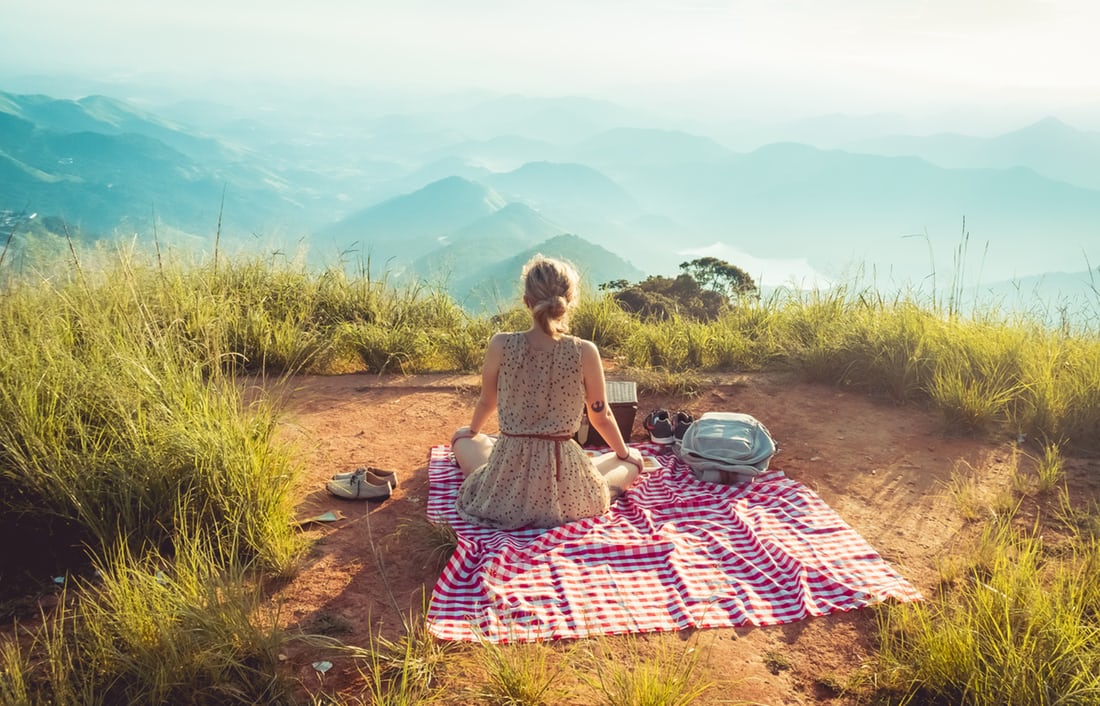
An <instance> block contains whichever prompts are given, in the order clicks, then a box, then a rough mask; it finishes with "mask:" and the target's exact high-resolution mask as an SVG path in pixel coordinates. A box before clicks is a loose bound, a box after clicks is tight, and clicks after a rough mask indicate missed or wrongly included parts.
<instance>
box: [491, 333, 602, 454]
mask: <svg viewBox="0 0 1100 706" xmlns="http://www.w3.org/2000/svg"><path fill="white" fill-rule="evenodd" d="M497 395H498V396H497V410H498V415H499V424H500V430H501V431H502V432H504V433H506V434H538V435H551V436H561V435H565V436H572V435H573V434H575V433H576V431H577V429H578V428H579V426H580V421H581V415H582V412H583V410H584V377H583V375H582V373H581V349H580V339H577V338H574V337H573V336H562V337H560V338H558V339H557V340H554V341H553V343H552V345H551V346H550V347H549V348H545V347H536V345H535V344H534V343H533V342H532V341H531V338H530V337H529V336H528V335H526V334H524V333H510V334H508V335H507V339H506V340H505V343H504V357H503V360H502V361H501V366H500V378H499V380H498V383H497Z"/></svg>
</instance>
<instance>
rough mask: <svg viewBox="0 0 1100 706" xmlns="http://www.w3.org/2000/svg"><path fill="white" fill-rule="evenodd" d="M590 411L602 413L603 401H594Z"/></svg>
mask: <svg viewBox="0 0 1100 706" xmlns="http://www.w3.org/2000/svg"><path fill="white" fill-rule="evenodd" d="M592 411H593V412H597V413H599V412H602V411H603V400H596V401H595V402H593V403H592Z"/></svg>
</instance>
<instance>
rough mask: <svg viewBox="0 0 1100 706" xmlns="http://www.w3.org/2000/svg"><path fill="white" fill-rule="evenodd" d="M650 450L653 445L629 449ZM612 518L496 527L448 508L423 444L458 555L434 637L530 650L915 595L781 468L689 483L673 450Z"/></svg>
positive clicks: (453, 484)
mask: <svg viewBox="0 0 1100 706" xmlns="http://www.w3.org/2000/svg"><path fill="white" fill-rule="evenodd" d="M634 445H635V446H638V447H639V448H641V449H642V450H643V452H644V453H650V454H654V455H656V447H653V446H650V445H648V444H634ZM658 460H659V461H660V462H661V463H662V467H661V468H660V469H658V470H655V471H653V472H650V473H648V474H646V475H645V476H643V477H642V478H641V479H640V480H639V481H638V482H637V483H635V484H634V485H633V486H632V487H631V488H630V489H629V490H628V491H627V492H626V494H625V495H624V496H623V497H622V498H620V499H619V500H618V501H617V502H614V503H613V504H612V507H611V510H610V512H608V513H607V514H605V515H602V516H600V517H593V518H589V519H585V520H580V521H577V522H572V523H570V524H568V525H565V526H562V527H556V528H553V529H523V530H511V531H503V530H494V529H487V528H484V527H477V526H475V525H472V524H470V523H469V522H466V521H464V520H462V519H461V518H460V517H459V516H458V514H457V513H456V512H455V509H454V503H455V497H456V496H457V494H458V488H459V486H460V485H461V483H462V476H461V474H460V473H459V470H458V467H457V466H455V465H454V463H453V461H452V460H451V455H450V449H449V448H448V447H447V446H436V447H433V448H432V450H431V455H430V460H429V464H428V473H429V478H430V483H431V489H430V492H429V498H428V516H429V517H430V518H431V519H432V520H434V521H436V522H445V523H447V524H450V525H451V526H452V527H453V528H454V529H455V531H456V533H457V535H458V548H457V549H456V550H455V553H454V555H453V556H452V557H451V559H450V562H449V563H448V564H447V566H446V568H445V569H444V570H443V573H442V574H441V575H440V577H439V581H438V582H437V583H436V586H435V591H434V593H433V595H432V602H431V605H430V607H429V611H428V624H429V628H430V630H431V632H432V633H433V634H434V635H436V636H437V637H439V638H442V639H446V640H470V641H474V640H488V641H491V642H497V643H504V642H533V641H537V640H556V639H562V638H579V637H586V636H591V635H611V634H619V633H628V632H648V631H658V630H683V629H685V628H714V627H735V626H740V625H775V624H779V623H789V622H793V621H796V620H801V619H802V618H806V617H808V616H813V615H825V614H827V613H833V612H836V611H844V610H854V609H857V608H863V607H865V606H868V605H871V604H873V603H878V602H880V601H884V600H887V599H896V600H899V601H915V600H919V599H920V594H919V593H918V592H917V590H916V589H915V588H913V586H912V585H910V584H909V583H908V582H907V581H906V580H905V579H903V578H902V577H901V576H900V575H899V574H898V573H897V572H896V571H894V569H893V568H891V567H890V566H889V565H888V564H887V563H886V562H885V561H884V560H883V559H882V557H881V556H879V555H878V553H877V552H875V550H874V549H872V548H871V547H870V546H869V545H868V544H867V542H866V541H864V539H863V538H862V537H860V536H859V535H858V534H857V533H856V532H855V530H853V529H852V528H851V527H849V526H848V525H847V524H846V523H845V522H844V521H843V520H841V519H840V517H839V516H838V515H837V514H836V513H835V512H833V510H832V509H830V508H829V507H828V506H827V505H826V504H825V503H824V502H823V501H822V500H821V498H819V497H818V496H817V495H815V494H814V493H813V492H811V491H810V490H809V489H808V488H806V487H805V486H804V485H802V484H801V483H798V482H796V481H794V480H791V479H789V478H787V477H786V476H784V475H783V474H782V473H781V472H778V471H769V472H768V473H766V474H764V475H762V476H759V477H758V478H757V479H756V480H755V481H754V482H753V483H751V484H745V485H740V486H720V485H713V484H710V483H705V482H701V481H697V480H695V479H694V478H692V477H691V475H690V473H689V471H688V468H687V466H686V465H685V464H683V463H682V462H680V461H679V460H677V459H676V458H675V457H673V456H663V457H658Z"/></svg>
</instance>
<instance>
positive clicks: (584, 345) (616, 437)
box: [581, 341, 642, 468]
mask: <svg viewBox="0 0 1100 706" xmlns="http://www.w3.org/2000/svg"><path fill="white" fill-rule="evenodd" d="M581 371H582V374H583V376H584V397H585V403H586V404H587V405H588V421H589V423H591V424H592V426H594V427H595V428H596V431H598V432H600V436H602V437H603V438H604V441H606V442H607V445H608V446H610V447H611V449H612V450H613V451H614V452H615V455H616V456H618V457H619V458H620V459H623V460H630V462H631V463H635V465H637V466H638V468H641V465H642V455H641V452H640V451H638V450H637V449H631V448H629V447H628V446H627V445H626V442H625V441H624V440H623V435H622V432H620V431H619V424H618V422H616V421H615V415H614V414H612V412H611V405H610V403H608V401H607V386H606V384H605V382H604V374H603V361H602V360H600V351H599V349H598V348H596V344H595V343H592V342H591V341H582V342H581Z"/></svg>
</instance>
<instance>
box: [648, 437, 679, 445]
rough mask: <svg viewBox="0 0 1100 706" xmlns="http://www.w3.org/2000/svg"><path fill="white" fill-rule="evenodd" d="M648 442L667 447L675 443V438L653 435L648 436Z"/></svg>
mask: <svg viewBox="0 0 1100 706" xmlns="http://www.w3.org/2000/svg"><path fill="white" fill-rule="evenodd" d="M649 440H650V441H652V442H653V443H654V444H664V445H668V444H671V443H672V442H673V441H675V440H676V437H674V436H655V435H654V434H650V435H649Z"/></svg>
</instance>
